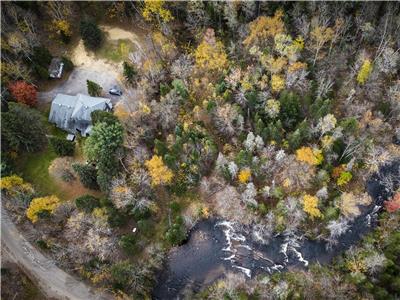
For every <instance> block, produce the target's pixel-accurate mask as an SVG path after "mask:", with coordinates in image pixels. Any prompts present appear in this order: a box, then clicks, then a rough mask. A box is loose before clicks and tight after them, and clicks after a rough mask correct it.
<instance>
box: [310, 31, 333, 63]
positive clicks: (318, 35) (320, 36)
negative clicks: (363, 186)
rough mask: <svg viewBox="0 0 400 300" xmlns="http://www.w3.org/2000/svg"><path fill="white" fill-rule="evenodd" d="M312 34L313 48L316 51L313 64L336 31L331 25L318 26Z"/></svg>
mask: <svg viewBox="0 0 400 300" xmlns="http://www.w3.org/2000/svg"><path fill="white" fill-rule="evenodd" d="M310 36H311V45H310V47H311V49H312V50H313V51H314V52H315V55H314V60H313V66H314V65H315V62H316V61H317V59H318V55H319V53H320V51H321V49H322V48H323V47H324V46H325V45H326V44H327V43H328V42H329V41H331V40H332V39H333V37H334V31H333V29H332V28H330V27H326V26H316V27H315V28H314V29H313V30H312V31H311V33H310Z"/></svg>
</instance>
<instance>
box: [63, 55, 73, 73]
mask: <svg viewBox="0 0 400 300" xmlns="http://www.w3.org/2000/svg"><path fill="white" fill-rule="evenodd" d="M61 60H62V62H63V64H64V71H65V72H71V71H72V70H73V69H74V64H73V63H72V61H71V60H70V59H69V58H67V57H65V56H63V57H62V58H61Z"/></svg>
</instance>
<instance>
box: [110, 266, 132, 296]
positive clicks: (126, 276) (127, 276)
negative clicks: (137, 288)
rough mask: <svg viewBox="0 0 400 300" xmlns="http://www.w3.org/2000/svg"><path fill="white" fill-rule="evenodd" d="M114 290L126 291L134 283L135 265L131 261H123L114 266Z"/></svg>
mask: <svg viewBox="0 0 400 300" xmlns="http://www.w3.org/2000/svg"><path fill="white" fill-rule="evenodd" d="M110 274H111V279H112V282H113V285H114V288H117V289H121V290H123V289H125V288H128V285H129V284H130V282H131V281H132V274H133V265H132V264H130V263H129V261H121V262H118V263H116V264H114V265H113V266H112V267H111V269H110Z"/></svg>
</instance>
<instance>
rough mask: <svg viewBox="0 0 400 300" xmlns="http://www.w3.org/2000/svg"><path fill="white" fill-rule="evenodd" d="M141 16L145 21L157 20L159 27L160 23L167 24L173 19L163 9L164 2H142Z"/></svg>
mask: <svg viewBox="0 0 400 300" xmlns="http://www.w3.org/2000/svg"><path fill="white" fill-rule="evenodd" d="M142 16H143V18H144V19H145V20H146V21H153V20H157V22H158V23H159V24H160V25H161V22H163V23H168V22H169V21H172V20H173V19H174V17H173V16H172V14H171V12H170V11H169V10H168V9H167V8H165V1H161V0H144V7H143V10H142Z"/></svg>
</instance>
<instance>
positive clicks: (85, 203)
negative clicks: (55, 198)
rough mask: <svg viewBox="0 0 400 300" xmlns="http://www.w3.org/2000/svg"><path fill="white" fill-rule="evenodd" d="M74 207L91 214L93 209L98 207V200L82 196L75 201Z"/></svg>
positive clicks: (89, 196)
mask: <svg viewBox="0 0 400 300" xmlns="http://www.w3.org/2000/svg"><path fill="white" fill-rule="evenodd" d="M75 205H76V207H77V208H78V209H79V210H83V211H84V212H86V213H91V212H92V211H93V209H95V208H96V207H99V206H100V202H99V199H97V198H96V197H93V196H91V195H84V196H81V197H79V198H76V199H75Z"/></svg>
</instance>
